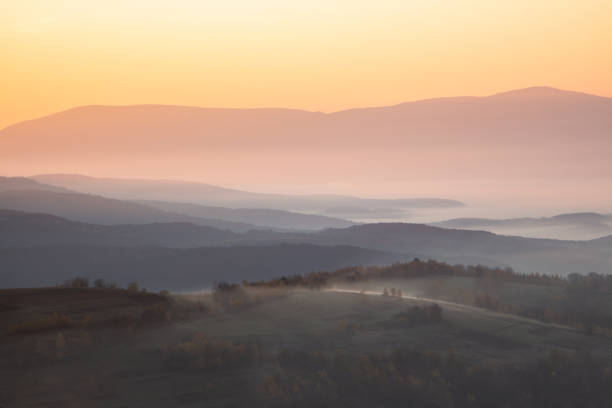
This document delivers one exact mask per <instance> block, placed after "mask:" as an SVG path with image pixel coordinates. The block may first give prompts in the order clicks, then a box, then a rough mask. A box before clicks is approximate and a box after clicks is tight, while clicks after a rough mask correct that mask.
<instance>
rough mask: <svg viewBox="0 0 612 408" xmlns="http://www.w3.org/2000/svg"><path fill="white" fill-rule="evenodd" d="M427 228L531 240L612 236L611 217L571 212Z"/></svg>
mask: <svg viewBox="0 0 612 408" xmlns="http://www.w3.org/2000/svg"><path fill="white" fill-rule="evenodd" d="M431 225H434V226H437V227H443V228H458V229H471V230H485V231H490V232H495V233H497V234H504V235H520V236H526V237H531V238H556V239H594V238H598V237H601V236H605V235H610V234H612V214H597V213H573V214H560V215H556V216H554V217H542V218H509V219H490V218H455V219H451V220H447V221H442V222H437V223H433V224H431Z"/></svg>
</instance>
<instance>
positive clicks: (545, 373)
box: [0, 280, 612, 408]
mask: <svg viewBox="0 0 612 408" xmlns="http://www.w3.org/2000/svg"><path fill="white" fill-rule="evenodd" d="M432 282H433V281H432ZM396 283H397V282H396ZM412 283H413V282H412V281H410V280H407V281H405V282H403V283H397V284H399V285H402V286H401V288H402V290H403V292H404V293H406V292H408V291H409V290H410V288H411V286H412ZM430 283H431V282H430ZM548 289H550V288H549V287H546V286H544V287H543V286H542V285H516V287H514V288H513V290H514V291H516V292H518V293H521V294H522V295H523V296H521V297H520V298H521V299H522V301H523V302H525V303H527V304H528V303H529V302H531V301H537V298H538V295H539V294H541V293H546V291H547V290H548ZM552 289H553V290H554V289H555V288H552ZM237 292H238V293H237V296H234V297H233V298H232V297H231V295H232V293H229V294H228V296H227V298H226V297H224V296H223V295H224V293H223V292H221V293H219V294H218V295H217V294H214V295H199V296H193V295H191V296H188V295H178V296H171V297H168V296H160V295H156V294H151V293H141V292H137V291H133V290H132V291H130V290H113V289H100V288H92V289H72V288H65V289H64V288H59V289H55V288H48V289H20V290H0V304H3V305H5V306H6V310H5V311H4V312H2V311H0V313H1V315H2V316H3V318H4V319H5V320H3V321H6V322H10V326H9V327H10V328H12V329H13V332H12V334H10V335H2V334H3V332H4V331H5V329H4V327H2V328H0V330H2V331H1V332H0V336H1V337H0V380H1V381H0V403H2V404H3V405H4V406H8V407H12V406H20V407H21V406H60V407H64V406H78V407H90V406H93V407H98V406H99V407H107V406H126V407H168V406H182V407H189V408H192V407H193V408H195V407H201V406H203V405H205V406H236V407H246V406H256V407H260V406H261V407H286V406H291V407H313V406H316V407H326V406H333V407H347V408H348V407H350V408H361V407H368V408H369V407H378V406H385V407H389V406H391V407H395V406H398V407H399V406H415V407H439V408H446V407H454V408H469V407H472V406H475V405H476V406H484V407H495V406H499V403H500V401H503V402H504V403H505V404H506V406H508V407H518V406H520V407H529V408H536V407H553V406H554V407H565V406H567V407H576V406H590V407H601V408H603V407H607V406H608V405H609V390H610V386H612V379H611V378H610V361H611V358H612V343H611V342H610V339H609V338H607V337H605V336H603V335H591V336H587V335H585V334H583V332H582V331H579V330H574V329H572V328H568V327H564V326H559V325H553V324H546V323H542V322H538V321H534V320H531V319H524V318H520V317H517V316H513V315H509V314H503V313H494V312H490V311H487V310H484V309H478V308H473V307H460V306H461V305H451V304H448V303H441V304H440V306H441V307H437V306H436V305H434V304H433V303H432V302H430V301H422V300H421V301H419V300H414V299H398V298H392V297H383V296H380V295H367V294H358V293H355V294H352V293H334V292H328V291H294V292H287V291H283V290H282V289H278V290H265V289H261V290H255V291H252V290H244V289H242V290H237ZM232 300H233V301H234V302H232ZM237 301H238V302H237ZM233 303H234V304H235V306H233V307H232V304H233ZM436 310H437V312H438V313H436V314H435V315H433V314H432V313H430V312H431V311H436ZM53 313H56V315H55V316H56V317H57V318H56V319H53V316H54V315H53ZM50 316H51V317H50ZM414 316H416V317H420V319H411V317H414ZM28 329H29V330H28ZM92 367H95V369H92ZM41 373H43V374H44V375H41ZM517 390H520V392H518V391H517Z"/></svg>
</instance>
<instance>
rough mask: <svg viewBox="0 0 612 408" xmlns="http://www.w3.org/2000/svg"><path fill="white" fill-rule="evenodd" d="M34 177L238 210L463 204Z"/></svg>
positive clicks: (94, 190) (118, 194)
mask: <svg viewBox="0 0 612 408" xmlns="http://www.w3.org/2000/svg"><path fill="white" fill-rule="evenodd" d="M32 178H33V179H35V180H38V181H40V182H43V183H48V184H52V185H55V186H60V187H65V188H69V189H71V190H74V191H79V192H82V193H89V194H99V195H103V196H106V197H114V198H119V199H129V200H152V201H172V202H177V201H178V202H191V203H199V204H206V205H219V206H227V207H234V208H245V207H253V208H264V209H267V208H273V209H296V210H324V209H327V208H329V207H336V206H350V205H353V206H389V207H392V208H428V207H433V208H445V207H457V206H462V205H463V203H461V202H459V201H456V200H449V199H440V198H414V199H367V198H359V197H352V196H342V195H326V194H315V195H287V194H262V193H252V192H248V191H241V190H232V189H227V188H224V187H218V186H213V185H210V184H205V183H197V182H190V181H181V180H146V179H116V178H100V177H89V176H83V175H79V174H42V175H38V176H34V177H32Z"/></svg>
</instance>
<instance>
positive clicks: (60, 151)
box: [0, 87, 612, 209]
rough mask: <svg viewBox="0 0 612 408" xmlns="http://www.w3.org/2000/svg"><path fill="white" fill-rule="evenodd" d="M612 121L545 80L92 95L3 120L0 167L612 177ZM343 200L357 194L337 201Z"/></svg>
mask: <svg viewBox="0 0 612 408" xmlns="http://www.w3.org/2000/svg"><path fill="white" fill-rule="evenodd" d="M611 132H612V98H606V97H600V96H595V95H588V94H584V93H578V92H570V91H562V90H556V89H552V88H546V87H535V88H528V89H523V90H515V91H510V92H505V93H499V94H495V95H490V96H485V97H451V98H438V99H430V100H423V101H414V102H407V103H402V104H398V105H394V106H386V107H374V108H363V109H350V110H345V111H340V112H334V113H328V114H324V113H320V112H306V111H299V110H289V109H215V108H194V107H181V106H164V105H135V106H87V107H80V108H74V109H71V110H68V111H64V112H59V113H57V114H54V115H50V116H46V117H43V118H38V119H34V120H30V121H27V122H22V123H18V124H14V125H11V126H9V127H6V128H4V129H3V130H0V172H3V171H7V172H8V171H11V172H12V173H15V169H21V170H20V172H21V173H22V174H32V173H33V172H36V173H48V172H49V171H57V170H61V171H63V172H76V171H79V172H84V173H90V174H133V173H134V171H135V170H137V171H138V173H140V174H181V175H184V174H190V175H193V174H198V175H208V174H211V175H212V174H216V175H221V176H222V177H224V180H241V183H244V184H245V185H249V184H250V183H256V182H257V181H258V180H267V182H269V183H272V182H274V183H276V182H278V183H281V182H282V183H285V184H287V183H296V182H297V183H309V185H313V184H316V183H324V182H328V181H329V180H332V181H339V180H342V182H344V183H358V182H359V183H360V185H363V184H364V183H365V182H366V181H367V182H369V183H370V184H372V183H376V181H377V180H389V179H390V178H392V179H395V178H396V177H397V175H398V174H402V175H404V177H403V178H405V179H406V180H408V181H410V180H412V179H413V178H416V179H427V180H434V181H435V180H448V178H449V177H452V178H453V179H460V180H461V179H471V178H479V177H482V175H483V174H486V175H487V177H488V178H490V179H494V180H497V179H501V180H505V179H525V178H528V179H533V178H535V177H537V178H544V179H546V178H549V179H550V178H554V179H557V178H558V177H559V175H563V176H564V177H573V178H576V179H583V178H591V179H593V178H595V177H596V178H600V179H606V180H610V179H611V178H612V163H611V161H610V160H609V157H608V156H609V154H608V153H609V152H610V151H612V138H610V137H609V135H610V134H611ZM108 157H113V158H114V160H113V161H112V163H111V162H109V161H108ZM519 157H520V158H521V160H518V159H517V158H519ZM576 157H581V158H584V160H575V158H576ZM525 162H529V163H530V165H529V166H525V165H524V163H525ZM238 163H239V165H237V164H238ZM4 169H6V170H4ZM9 169H10V170H9ZM28 169H30V170H28ZM279 170H282V171H279ZM179 178H180V176H179ZM407 185H408V184H407ZM119 198H130V197H119ZM132 198H133V199H137V198H140V199H152V200H171V198H169V197H132ZM180 201H186V202H194V203H199V204H205V205H209V206H230V205H228V204H227V202H217V203H214V202H203V201H198V200H192V199H182V198H181V199H180ZM266 204H267V203H266ZM345 205H353V204H349V203H346V202H344V203H335V204H334V205H330V206H329V207H339V206H345ZM250 206H251V205H249V207H250ZM261 207H268V208H272V207H270V206H269V205H263V204H262V205H261ZM279 208H280V207H279ZM281 209H295V208H292V207H283V208H281Z"/></svg>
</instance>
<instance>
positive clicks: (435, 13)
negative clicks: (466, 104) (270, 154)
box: [0, 0, 612, 128]
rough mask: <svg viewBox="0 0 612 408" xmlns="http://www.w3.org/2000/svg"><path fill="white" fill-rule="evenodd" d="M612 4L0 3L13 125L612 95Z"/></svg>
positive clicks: (4, 115)
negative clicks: (532, 90)
mask: <svg viewBox="0 0 612 408" xmlns="http://www.w3.org/2000/svg"><path fill="white" fill-rule="evenodd" d="M611 21H612V2H611V1H609V0H575V1H567V0H512V1H490V0H482V1H477V0H471V1H469V0H464V1H460V0H412V1H407V0H399V1H392V0H376V1H360V0H350V1H344V0H337V1H329V0H308V1H286V0H259V1H248V0H223V1H210V0H209V1H206V0H137V1H129V0H105V1H87V0H64V1H60V0H55V1H54V0H38V1H34V0H17V1H9V0H0V90H1V92H0V128H1V127H4V126H6V125H9V124H11V123H14V122H18V121H21V120H25V119H31V118H35V117H38V116H41V115H45V114H49V113H52V112H56V111H59V110H64V109H68V108H71V107H74V106H79V105H89V104H109V105H123V104H138V103H161V104H180V105H194V106H218V107H263V106H278V107H293V108H303V109H307V110H321V111H335V110H340V109H344V108H350V107H357V106H373V105H389V104H394V103H399V102H402V101H408V100H416V99H423V98H428V97H438V96H452V95H486V94H491V93H495V92H499V91H504V90H508V89H515V88H522V87H527V86H532V85H549V86H554V87H558V88H562V89H572V90H579V91H584V92H588V93H594V94H599V95H604V96H612V74H611V72H612V52H611V51H610V50H612V24H610V22H611Z"/></svg>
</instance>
